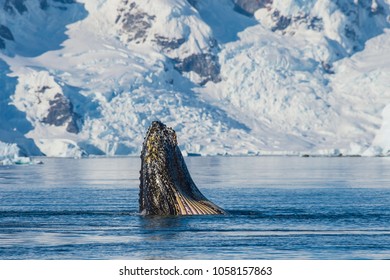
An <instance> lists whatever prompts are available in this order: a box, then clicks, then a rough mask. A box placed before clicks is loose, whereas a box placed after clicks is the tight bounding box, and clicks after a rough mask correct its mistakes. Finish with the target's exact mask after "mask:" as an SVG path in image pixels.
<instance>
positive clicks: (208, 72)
mask: <svg viewBox="0 0 390 280" xmlns="http://www.w3.org/2000/svg"><path fill="white" fill-rule="evenodd" d="M175 68H176V69H177V70H178V71H180V72H191V71H193V72H195V73H197V74H198V75H199V76H201V77H202V78H203V81H202V82H201V84H205V83H206V82H208V81H213V82H219V81H220V77H219V74H220V70H221V66H220V65H219V62H218V57H217V56H216V55H213V54H210V53H204V54H193V55H190V56H188V57H186V58H185V59H183V60H181V61H176V64H175Z"/></svg>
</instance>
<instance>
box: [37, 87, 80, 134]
mask: <svg viewBox="0 0 390 280" xmlns="http://www.w3.org/2000/svg"><path fill="white" fill-rule="evenodd" d="M49 104H50V109H49V113H48V115H47V116H46V117H45V118H44V119H43V120H42V122H43V123H47V124H50V125H55V126H63V125H64V124H66V123H68V125H67V127H66V130H67V131H68V132H70V133H79V132H80V129H79V126H78V123H79V122H80V121H81V117H80V116H79V115H78V114H77V113H75V112H74V111H73V104H72V102H70V100H69V99H68V98H66V97H65V96H64V95H62V94H60V93H57V94H56V95H55V97H54V100H51V101H50V102H49Z"/></svg>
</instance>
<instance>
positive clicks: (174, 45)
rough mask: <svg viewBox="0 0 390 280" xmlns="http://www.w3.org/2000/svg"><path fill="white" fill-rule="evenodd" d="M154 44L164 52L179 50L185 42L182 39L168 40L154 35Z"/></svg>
mask: <svg viewBox="0 0 390 280" xmlns="http://www.w3.org/2000/svg"><path fill="white" fill-rule="evenodd" d="M154 38H155V42H156V43H157V44H158V45H159V46H161V47H162V48H163V49H164V50H169V49H171V50H174V49H178V48H180V46H181V45H183V44H184V43H185V41H186V39H184V38H179V39H169V38H166V37H163V36H159V35H155V36H154Z"/></svg>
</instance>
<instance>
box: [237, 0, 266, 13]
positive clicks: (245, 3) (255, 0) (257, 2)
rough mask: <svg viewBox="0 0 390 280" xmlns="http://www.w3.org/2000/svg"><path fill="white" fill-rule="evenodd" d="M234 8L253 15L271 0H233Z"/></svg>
mask: <svg viewBox="0 0 390 280" xmlns="http://www.w3.org/2000/svg"><path fill="white" fill-rule="evenodd" d="M233 2H234V10H235V11H236V12H239V13H241V14H244V15H246V16H253V14H254V13H255V12H256V11H257V10H258V9H261V8H264V7H265V6H266V5H267V4H270V3H272V0H233Z"/></svg>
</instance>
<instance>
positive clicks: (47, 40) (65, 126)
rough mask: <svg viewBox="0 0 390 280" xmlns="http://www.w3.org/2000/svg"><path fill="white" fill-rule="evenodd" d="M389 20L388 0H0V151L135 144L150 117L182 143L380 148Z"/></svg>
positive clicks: (254, 150)
mask: <svg viewBox="0 0 390 280" xmlns="http://www.w3.org/2000/svg"><path fill="white" fill-rule="evenodd" d="M389 27H390V2H389V1H388V0H354V1H352V0H350V1H348V0H346V1H336V0H321V1H314V0H313V1H299V0H287V1H286V0H284V1H281V0H209V1H202V0H77V1H76V0H33V1H27V0H0V148H1V147H3V148H2V150H3V151H2V150H1V149H0V155H1V154H6V153H7V154H9V152H10V150H12V151H18V152H19V153H20V154H23V155H42V154H43V155H47V156H74V157H79V156H83V155H108V156H113V155H138V154H139V152H140V148H141V144H142V141H143V136H144V133H145V131H146V129H147V127H148V126H149V124H150V123H151V122H152V121H153V120H156V119H158V120H160V121H162V122H164V123H167V124H168V125H169V126H172V127H173V128H174V129H175V130H176V131H177V133H178V137H179V143H180V145H181V149H182V150H183V151H184V153H196V154H202V155H215V154H232V155H238V154H245V155H246V154H314V155H317V154H319V155H339V154H344V155H389V154H390V29H389ZM4 143H8V144H7V145H6V144H4ZM12 143H13V144H16V145H17V147H16V146H15V145H11V144H12ZM11 147H12V148H11Z"/></svg>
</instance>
